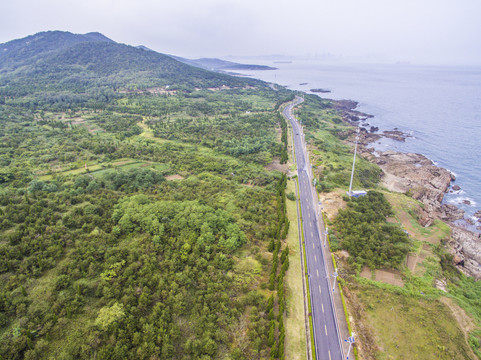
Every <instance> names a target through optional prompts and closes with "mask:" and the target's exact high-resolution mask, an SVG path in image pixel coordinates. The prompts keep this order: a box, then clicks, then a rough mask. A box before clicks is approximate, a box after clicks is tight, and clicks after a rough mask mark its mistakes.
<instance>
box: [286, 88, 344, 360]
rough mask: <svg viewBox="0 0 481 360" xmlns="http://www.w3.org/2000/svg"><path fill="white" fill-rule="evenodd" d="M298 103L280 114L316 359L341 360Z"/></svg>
mask: <svg viewBox="0 0 481 360" xmlns="http://www.w3.org/2000/svg"><path fill="white" fill-rule="evenodd" d="M302 101H304V99H302V98H300V97H296V100H295V101H294V102H293V103H292V104H290V105H288V106H287V107H286V108H285V109H284V111H283V114H284V116H285V117H286V118H287V119H289V121H290V122H291V124H292V129H293V131H294V134H293V137H294V146H295V150H296V160H297V170H298V181H299V198H300V203H301V210H302V224H303V228H304V241H305V246H306V260H307V269H308V276H309V289H310V294H311V308H312V321H313V325H314V341H315V346H316V359H318V360H324V359H326V360H341V359H343V358H344V356H343V354H342V350H341V342H340V338H339V333H338V327H337V323H336V321H337V320H336V318H335V311H334V305H333V302H332V294H331V291H332V286H333V276H332V274H327V266H326V263H325V259H324V249H323V248H324V243H323V242H324V237H322V240H321V236H320V231H319V226H318V217H317V214H318V211H319V209H318V204H317V203H316V202H315V200H314V197H313V195H314V194H313V191H312V187H311V179H310V176H309V174H310V166H311V165H310V164H309V161H308V158H307V155H306V149H305V147H304V138H303V133H302V130H301V127H300V125H299V123H298V121H297V120H296V118H295V117H294V116H293V115H292V108H293V107H294V106H296V105H298V104H300V103H301V102H302ZM321 224H322V219H321ZM322 226H324V225H322ZM330 287H331V289H330ZM336 287H337V285H336ZM337 291H339V290H337Z"/></svg>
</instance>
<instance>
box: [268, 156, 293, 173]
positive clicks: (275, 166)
mask: <svg viewBox="0 0 481 360" xmlns="http://www.w3.org/2000/svg"><path fill="white" fill-rule="evenodd" d="M265 169H266V170H268V171H280V172H283V173H287V172H288V171H289V165H288V164H281V162H280V160H279V159H274V160H272V162H271V163H270V164H269V165H267V166H266V167H265Z"/></svg>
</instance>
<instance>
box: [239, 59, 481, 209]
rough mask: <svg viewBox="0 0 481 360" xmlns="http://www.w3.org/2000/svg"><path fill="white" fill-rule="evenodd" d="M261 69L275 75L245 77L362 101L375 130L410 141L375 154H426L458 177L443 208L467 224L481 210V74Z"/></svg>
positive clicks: (305, 66) (463, 70) (308, 64)
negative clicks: (456, 210) (459, 213)
mask: <svg viewBox="0 0 481 360" xmlns="http://www.w3.org/2000/svg"><path fill="white" fill-rule="evenodd" d="M243 61H244V62H245V59H243ZM256 63H262V64H263V65H270V66H274V67H277V68H278V70H270V71H244V72H243V73H244V75H249V76H252V77H255V78H258V79H262V80H265V81H268V82H274V83H277V84H280V85H284V86H286V87H287V88H289V89H293V90H301V91H305V92H310V89H315V88H322V89H327V90H330V91H331V93H328V94H319V95H320V96H322V97H325V98H331V99H350V100H354V101H357V102H358V103H359V106H358V108H357V110H359V111H361V112H365V113H367V114H371V115H374V117H373V118H371V119H368V120H367V122H369V124H370V126H371V125H372V126H377V127H379V129H380V131H383V130H393V129H394V128H397V129H399V130H401V131H403V132H405V133H407V134H409V135H410V137H409V138H407V140H406V141H405V142H399V141H395V140H391V139H383V140H381V141H380V142H378V143H376V144H375V145H376V148H378V149H380V150H387V149H392V150H397V151H402V152H414V153H420V154H423V155H426V156H427V157H428V158H430V159H431V160H432V161H433V162H434V163H435V164H436V165H438V166H441V167H443V168H446V169H448V170H450V171H451V172H453V173H454V174H455V176H456V181H455V184H457V185H459V186H460V187H461V190H459V191H457V192H449V193H448V194H446V196H445V201H446V202H448V203H452V204H455V205H457V206H458V207H460V208H462V209H463V210H465V211H466V216H467V217H468V216H472V215H473V214H474V212H475V211H477V210H479V209H480V208H481V186H480V184H481V182H480V179H481V160H480V150H481V146H480V143H481V67H434V66H414V65H394V64H393V65H371V64H370V65H366V64H362V65H358V64H355V65H354V64H335V65H332V64H331V65H327V64H323V63H321V62H319V61H312V60H304V61H301V60H294V61H292V63H274V62H273V61H258V60H256ZM304 83H307V84H304ZM363 123H364V122H363ZM468 202H469V204H467V203H468Z"/></svg>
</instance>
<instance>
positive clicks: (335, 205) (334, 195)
mask: <svg viewBox="0 0 481 360" xmlns="http://www.w3.org/2000/svg"><path fill="white" fill-rule="evenodd" d="M342 195H343V191H342V190H338V191H331V192H329V193H320V194H319V200H320V201H321V207H322V211H323V212H324V213H325V214H326V215H327V218H328V219H329V220H331V221H332V220H334V218H335V217H336V216H337V213H338V212H339V209H345V208H346V203H345V201H344V200H342Z"/></svg>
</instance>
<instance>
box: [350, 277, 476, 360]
mask: <svg viewBox="0 0 481 360" xmlns="http://www.w3.org/2000/svg"><path fill="white" fill-rule="evenodd" d="M355 293H356V295H357V298H358V300H359V302H360V303H361V305H362V308H363V309H364V312H363V313H364V315H363V317H364V320H366V321H367V323H369V327H370V328H371V331H372V334H373V336H374V339H375V343H376V344H377V346H378V351H377V352H376V354H370V355H371V356H370V357H369V358H374V359H380V360H384V359H420V360H421V359H475V357H474V355H473V353H472V352H471V350H470V348H469V346H468V344H467V343H466V340H465V335H464V333H463V331H462V330H461V329H460V327H459V325H458V323H457V321H456V319H455V318H454V316H453V315H452V312H451V310H450V309H449V308H448V307H447V306H446V305H445V304H444V303H443V302H441V301H440V300H427V299H422V298H418V297H413V296H409V295H404V294H395V293H388V294H387V293H386V291H385V290H384V289H381V288H377V287H375V286H372V285H368V284H363V285H362V286H360V287H359V288H358V289H357V290H356V291H355Z"/></svg>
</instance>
